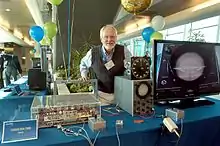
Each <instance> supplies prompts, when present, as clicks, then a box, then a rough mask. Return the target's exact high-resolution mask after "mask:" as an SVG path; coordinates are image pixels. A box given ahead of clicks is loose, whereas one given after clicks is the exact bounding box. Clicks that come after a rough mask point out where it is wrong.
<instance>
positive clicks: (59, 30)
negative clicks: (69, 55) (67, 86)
mask: <svg viewBox="0 0 220 146" xmlns="http://www.w3.org/2000/svg"><path fill="white" fill-rule="evenodd" d="M57 22H58V32H59V37H60V42H61V51H62V56H63V64H64V70H65V75H66V79H67V78H68V77H67V68H66V61H65V60H66V59H65V54H64V49H63V37H62V33H61V29H60V21H59V14H58V13H57Z"/></svg>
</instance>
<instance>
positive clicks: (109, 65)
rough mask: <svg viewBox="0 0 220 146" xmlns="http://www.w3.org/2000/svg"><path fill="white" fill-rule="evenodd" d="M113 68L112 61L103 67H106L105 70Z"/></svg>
mask: <svg viewBox="0 0 220 146" xmlns="http://www.w3.org/2000/svg"><path fill="white" fill-rule="evenodd" d="M114 66H115V64H114V62H113V61H112V60H110V61H109V62H107V63H106V64H105V67H106V69H107V70H109V69H111V68H112V67H114Z"/></svg>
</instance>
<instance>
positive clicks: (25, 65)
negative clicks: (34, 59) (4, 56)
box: [14, 47, 31, 74]
mask: <svg viewBox="0 0 220 146" xmlns="http://www.w3.org/2000/svg"><path fill="white" fill-rule="evenodd" d="M14 55H16V56H18V59H19V62H20V65H21V69H22V71H23V73H24V74H26V73H27V71H28V70H29V69H30V68H31V56H30V53H29V48H24V47H16V48H14ZM22 57H26V58H25V59H23V61H22Z"/></svg>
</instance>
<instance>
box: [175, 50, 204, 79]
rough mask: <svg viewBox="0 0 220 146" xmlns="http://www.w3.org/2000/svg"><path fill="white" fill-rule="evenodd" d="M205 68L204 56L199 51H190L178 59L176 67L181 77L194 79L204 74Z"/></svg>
mask: <svg viewBox="0 0 220 146" xmlns="http://www.w3.org/2000/svg"><path fill="white" fill-rule="evenodd" d="M204 68H205V64H204V60H203V58H202V57H201V56H200V55H199V54H197V53H194V52H188V53H184V54H183V55H181V56H180V57H179V58H178V59H177V62H176V66H175V68H174V69H175V70H176V73H177V76H178V77H179V78H180V79H182V80H184V81H194V80H196V79H198V78H199V77H200V76H201V75H202V74H203V71H204Z"/></svg>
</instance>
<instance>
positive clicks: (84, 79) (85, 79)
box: [79, 75, 89, 81]
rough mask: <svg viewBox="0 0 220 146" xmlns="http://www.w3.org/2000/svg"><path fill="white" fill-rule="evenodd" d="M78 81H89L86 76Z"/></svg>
mask: <svg viewBox="0 0 220 146" xmlns="http://www.w3.org/2000/svg"><path fill="white" fill-rule="evenodd" d="M79 80H80V81H87V80H89V78H88V77H87V76H86V75H84V76H82V77H81V78H79Z"/></svg>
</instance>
